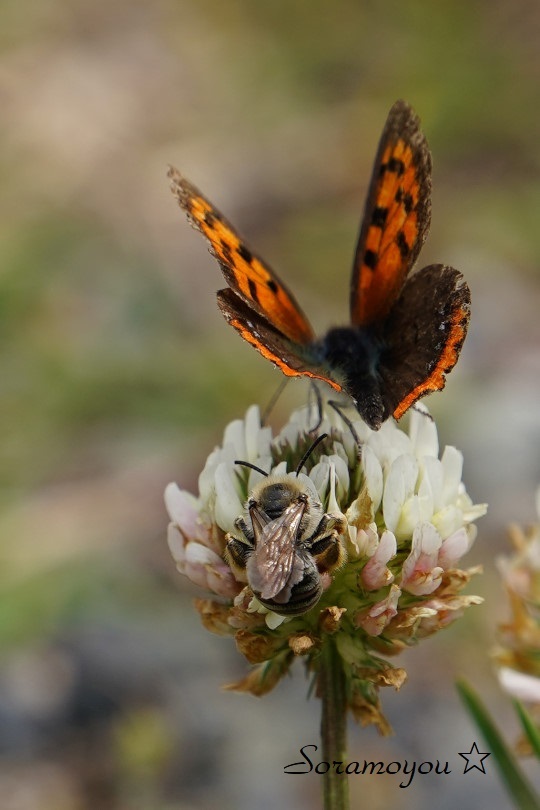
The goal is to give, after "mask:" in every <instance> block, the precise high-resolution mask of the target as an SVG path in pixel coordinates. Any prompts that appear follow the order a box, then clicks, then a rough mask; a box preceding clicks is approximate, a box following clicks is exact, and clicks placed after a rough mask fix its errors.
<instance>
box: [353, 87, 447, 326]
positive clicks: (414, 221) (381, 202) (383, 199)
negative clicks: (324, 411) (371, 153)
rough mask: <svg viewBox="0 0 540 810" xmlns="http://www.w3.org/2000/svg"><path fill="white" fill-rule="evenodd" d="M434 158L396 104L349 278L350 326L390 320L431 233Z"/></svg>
mask: <svg viewBox="0 0 540 810" xmlns="http://www.w3.org/2000/svg"><path fill="white" fill-rule="evenodd" d="M430 216H431V155H430V152H429V148H428V145H427V142H426V139H425V137H424V135H423V133H422V131H421V129H420V121H419V119H418V117H417V116H416V114H415V113H414V112H413V110H412V109H411V107H409V105H408V104H406V103H405V102H404V101H397V102H396V103H395V104H394V105H393V107H392V109H391V110H390V113H389V115H388V119H387V121H386V125H385V127H384V130H383V134H382V136H381V140H380V143H379V150H378V153H377V157H376V159H375V165H374V169H373V175H372V179H371V184H370V188H369V192H368V197H367V202H366V210H365V213H364V219H363V221H362V226H361V229H360V236H359V238H358V244H357V248H356V254H355V259H354V264H353V273H352V279H351V299H350V309H351V322H352V323H353V324H354V325H358V326H369V325H370V324H372V323H378V322H380V321H382V320H384V318H385V317H386V315H387V314H388V312H389V311H390V309H391V307H392V305H393V303H394V302H395V301H396V299H397V298H398V296H399V293H400V291H401V288H402V286H403V283H404V281H405V278H406V276H407V273H408V272H409V271H410V270H411V268H412V266H413V264H414V262H415V261H416V258H417V256H418V253H419V251H420V248H421V247H422V244H423V243H424V240H425V238H426V236H427V232H428V230H429V224H430Z"/></svg>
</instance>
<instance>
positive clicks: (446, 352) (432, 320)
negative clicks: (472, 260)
mask: <svg viewBox="0 0 540 810" xmlns="http://www.w3.org/2000/svg"><path fill="white" fill-rule="evenodd" d="M470 305H471V294H470V291H469V287H468V286H467V284H466V282H465V279H464V278H463V276H462V275H461V273H460V272H458V271H457V270H454V268H453V267H447V266H445V265H442V264H433V265H430V266H429V267H424V269H423V270H419V271H418V272H416V273H414V275H413V276H411V278H410V279H408V280H407V282H406V284H405V286H404V288H403V291H402V293H401V295H400V297H399V299H398V300H397V302H396V304H395V305H394V306H393V308H392V310H391V312H390V315H389V316H388V318H387V320H386V323H385V327H384V328H385V331H384V344H385V346H386V349H385V350H384V351H383V354H382V356H381V358H380V365H379V369H378V372H379V376H380V378H381V382H382V384H381V394H382V398H383V402H384V407H385V417H384V418H388V417H389V416H391V415H393V416H394V417H395V418H396V419H399V418H400V417H401V416H402V415H403V414H404V413H405V411H407V410H408V409H409V408H410V407H411V405H413V404H414V403H415V402H416V401H417V400H418V399H420V397H423V396H425V395H426V394H429V393H431V392H432V391H439V390H440V389H442V388H444V384H445V375H446V374H448V372H449V371H451V370H452V368H453V367H454V366H455V364H456V362H457V359H458V357H459V352H460V350H461V346H462V345H463V341H464V340H465V336H466V334H467V327H468V325H469V316H470Z"/></svg>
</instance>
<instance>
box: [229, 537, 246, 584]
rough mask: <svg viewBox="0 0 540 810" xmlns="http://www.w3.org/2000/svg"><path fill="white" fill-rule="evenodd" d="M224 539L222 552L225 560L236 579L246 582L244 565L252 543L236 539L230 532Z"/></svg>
mask: <svg viewBox="0 0 540 810" xmlns="http://www.w3.org/2000/svg"><path fill="white" fill-rule="evenodd" d="M225 539H226V540H227V545H226V546H225V552H224V554H223V556H224V558H225V562H226V563H227V564H228V565H229V566H230V568H231V569H232V572H233V574H234V575H235V577H236V579H238V580H239V581H240V582H246V581H247V577H246V565H247V561H248V559H249V556H250V554H252V553H253V543H250V542H249V541H248V540H238V538H237V537H234V536H233V535H232V534H227V535H226V536H225Z"/></svg>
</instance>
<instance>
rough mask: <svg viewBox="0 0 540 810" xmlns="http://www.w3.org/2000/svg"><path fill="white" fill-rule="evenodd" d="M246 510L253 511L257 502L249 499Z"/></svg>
mask: <svg viewBox="0 0 540 810" xmlns="http://www.w3.org/2000/svg"><path fill="white" fill-rule="evenodd" d="M247 506H248V509H253V507H254V506H257V501H256V500H255V498H250V499H249V501H248V502H247Z"/></svg>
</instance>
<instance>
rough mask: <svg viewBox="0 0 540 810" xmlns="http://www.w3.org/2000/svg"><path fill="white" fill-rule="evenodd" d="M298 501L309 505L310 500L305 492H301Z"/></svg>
mask: <svg viewBox="0 0 540 810" xmlns="http://www.w3.org/2000/svg"><path fill="white" fill-rule="evenodd" d="M298 500H299V501H301V502H302V503H307V502H308V500H309V498H308V496H307V495H306V493H305V492H301V493H300V495H299V496H298Z"/></svg>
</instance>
